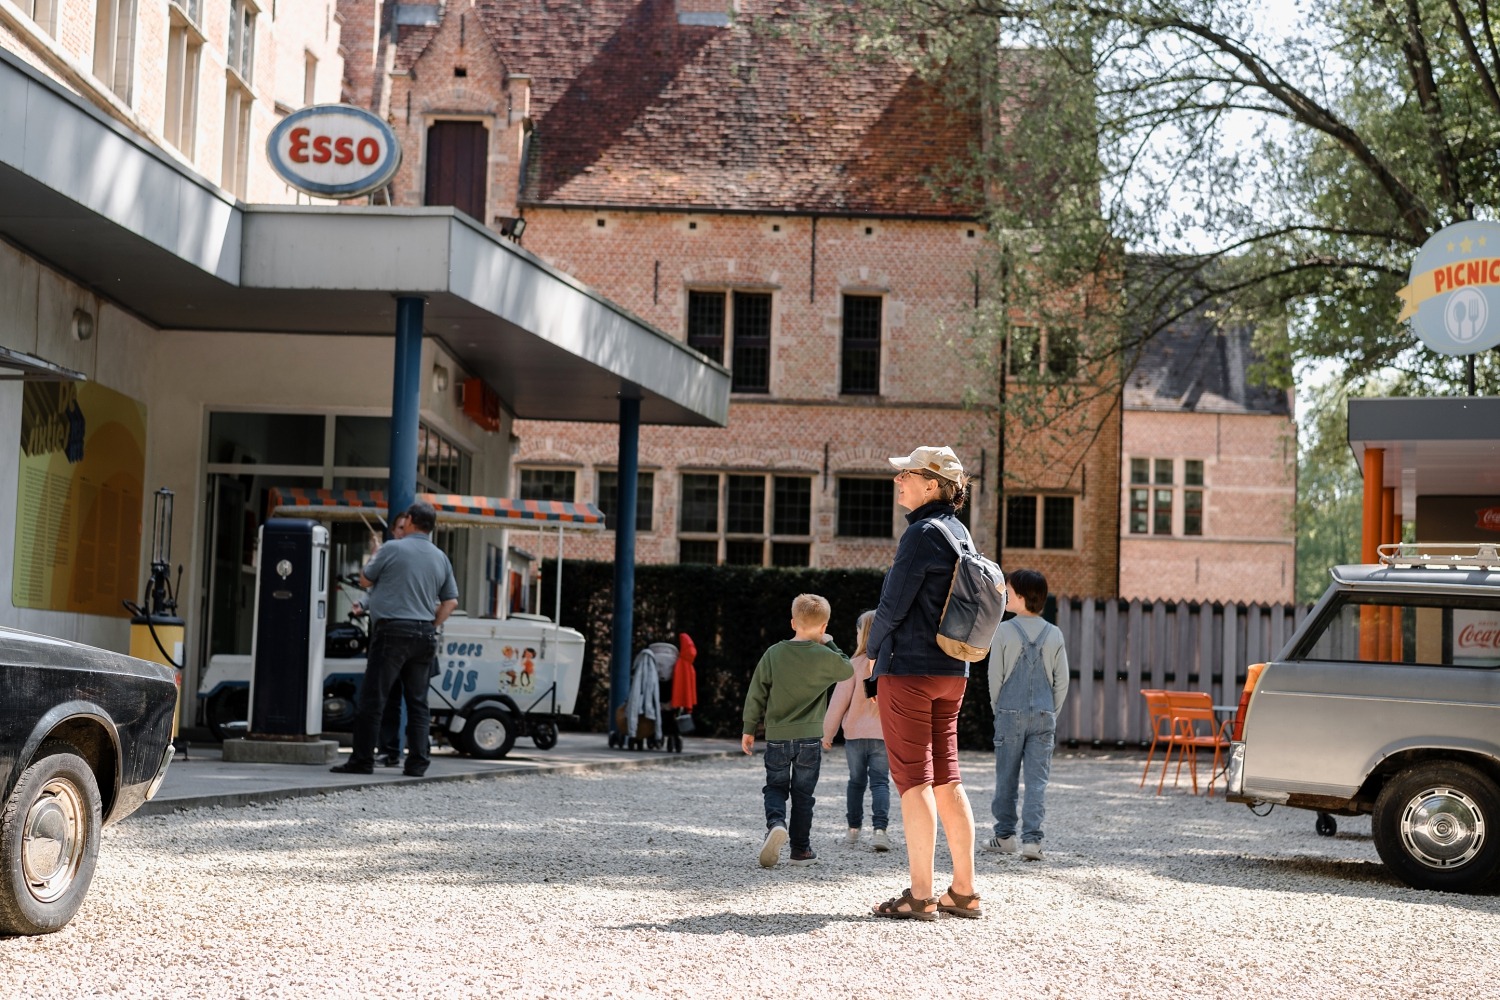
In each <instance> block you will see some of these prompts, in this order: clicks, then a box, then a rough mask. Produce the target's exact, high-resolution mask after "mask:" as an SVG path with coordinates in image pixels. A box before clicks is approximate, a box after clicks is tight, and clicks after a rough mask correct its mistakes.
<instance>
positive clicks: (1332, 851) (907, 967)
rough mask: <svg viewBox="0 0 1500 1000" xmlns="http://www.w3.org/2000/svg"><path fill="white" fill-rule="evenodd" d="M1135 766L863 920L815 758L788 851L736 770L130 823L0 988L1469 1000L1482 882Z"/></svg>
mask: <svg viewBox="0 0 1500 1000" xmlns="http://www.w3.org/2000/svg"><path fill="white" fill-rule="evenodd" d="M1141 763H1142V762H1141V760H1140V759H1139V758H1138V757H1134V756H1124V755H1122V756H1119V757H1111V756H1098V755H1076V756H1060V757H1059V758H1058V759H1057V760H1055V761H1054V764H1053V784H1052V786H1051V790H1050V792H1049V800H1050V801H1049V806H1050V808H1049V812H1048V817H1047V820H1048V821H1047V832H1048V840H1047V851H1048V854H1049V858H1048V860H1047V861H1045V862H1040V863H1028V862H1022V861H1021V860H1020V859H1019V858H1017V857H1015V856H1005V857H995V856H990V855H981V858H980V863H979V870H980V882H979V888H980V891H981V892H982V893H983V894H984V896H985V903H986V906H987V908H988V914H987V916H986V917H985V918H984V919H983V920H973V921H966V920H958V919H954V918H951V917H944V918H942V919H940V920H938V921H936V922H933V923H920V922H917V921H895V920H879V919H875V918H871V917H868V916H865V911H866V910H867V908H868V906H869V904H870V903H872V902H875V901H878V900H880V899H884V898H886V897H887V896H891V895H894V894H896V893H897V892H899V891H900V889H901V888H902V887H903V886H905V885H906V878H905V874H904V871H905V854H904V851H903V850H901V849H900V848H898V849H896V850H893V851H891V852H890V853H889V854H883V855H881V854H874V853H870V852H868V851H862V850H858V849H848V848H843V847H840V846H837V845H836V844H835V843H834V840H835V838H836V837H837V836H838V835H839V834H840V833H841V831H842V827H843V787H844V778H845V775H846V771H845V766H844V760H843V756H842V754H841V753H839V752H837V751H835V752H834V753H832V754H829V755H827V757H826V758H825V760H824V765H823V779H822V783H821V785H820V788H819V793H820V794H819V804H818V812H817V815H816V819H815V824H814V846H815V847H816V848H817V849H818V851H819V853H820V854H821V856H822V859H823V861H822V863H821V864H819V865H818V866H816V867H812V868H791V867H788V866H786V865H785V864H782V865H780V866H778V867H777V868H775V869H773V870H765V869H762V868H760V867H758V866H757V864H756V861H755V854H756V851H757V849H758V847H759V844H760V835H761V831H760V829H759V827H760V826H761V819H760V804H759V791H760V785H761V782H762V779H763V774H764V771H763V769H762V767H761V765H760V761H759V759H758V758H757V759H755V760H751V759H748V758H747V759H738V760H712V761H702V762H696V763H683V764H681V765H680V766H670V767H661V768H648V769H637V770H631V771H617V772H610V771H596V772H588V773H580V774H570V775H562V774H551V775H549V774H539V775H527V776H521V777H507V778H499V779H495V780H489V781H481V782H473V783H463V784H428V785H411V786H402V787H391V788H377V789H368V790H363V791H351V792H345V793H340V794H337V795H330V796H327V797H323V798H312V799H295V800H288V801H285V802H282V803H278V804H272V805H266V806H259V807H256V806H250V807H244V808H236V809H217V808H215V809H205V810H197V811H193V812H185V813H178V814H176V815H170V816H144V817H136V818H133V819H131V820H129V821H127V822H126V823H124V824H121V825H120V826H118V827H114V828H112V829H111V830H110V831H108V833H107V834H106V837H105V842H104V848H103V851H102V854H101V858H100V865H99V873H98V875H97V876H96V877H95V880H94V885H93V889H92V890H91V892H90V895H89V898H88V900H87V902H86V903H85V904H84V907H83V910H82V911H81V912H80V913H79V915H78V917H77V918H76V919H75V920H74V921H73V923H72V924H71V925H70V926H69V927H68V928H66V929H65V930H63V931H62V932H60V933H58V934H53V935H50V936H46V937H38V938H10V939H0V995H3V996H5V997H13V996H24V995H33V990H36V989H41V991H42V992H44V993H46V994H47V995H52V996H71V997H81V996H110V997H167V996H177V997H245V998H255V1000H263V998H272V997H288V998H293V997H295V998H299V1000H301V998H306V997H319V998H322V997H444V998H458V997H499V996H523V997H528V998H544V997H558V998H563V997H567V998H577V997H590V998H592V997H619V998H640V997H694V998H699V997H704V998H706V997H714V998H729V997H736V998H737V997H775V998H782V997H803V996H805V997H839V998H842V997H886V996H902V995H906V994H908V993H911V992H917V993H919V994H935V995H938V996H947V997H974V998H990V997H1001V996H1015V997H1028V998H1029V997H1034V996H1047V997H1050V996H1057V997H1133V996H1134V997H1140V996H1215V997H1231V996H1242V995H1253V996H1255V997H1309V998H1317V1000H1324V998H1328V997H1387V996H1388V997H1409V996H1412V995H1415V994H1421V993H1425V992H1426V991H1427V987H1428V985H1429V984H1436V983H1440V984H1441V988H1442V992H1443V994H1444V995H1447V996H1484V995H1492V994H1491V991H1492V990H1493V989H1495V980H1496V977H1497V975H1500V945H1497V942H1500V897H1495V896H1484V897H1466V896H1448V895H1438V894H1432V893H1419V892H1416V891H1413V890H1409V889H1407V888H1405V887H1404V886H1402V885H1401V884H1399V883H1397V882H1396V881H1395V880H1394V879H1392V878H1391V877H1390V876H1389V875H1388V874H1387V873H1386V872H1385V870H1384V868H1382V867H1381V865H1380V864H1379V862H1378V860H1377V858H1376V856H1375V850H1374V847H1373V845H1372V844H1371V842H1370V838H1369V822H1368V820H1359V819H1340V821H1339V824H1340V830H1339V834H1338V836H1337V837H1335V838H1333V839H1325V838H1322V837H1318V836H1316V835H1315V834H1314V832H1313V815H1312V814H1311V813H1305V812H1298V811H1291V810H1276V811H1275V812H1274V813H1273V814H1272V815H1271V816H1269V817H1266V818H1257V817H1255V816H1253V815H1251V813H1250V812H1249V811H1248V810H1247V809H1245V808H1244V807H1243V806H1232V805H1226V804H1225V803H1224V802H1222V800H1219V799H1215V800H1214V801H1211V802H1210V801H1208V800H1206V799H1203V798H1194V797H1193V796H1191V795H1189V794H1187V793H1186V792H1181V791H1179V792H1177V793H1175V794H1173V793H1171V792H1170V790H1169V792H1168V794H1166V795H1163V796H1162V797H1160V798H1157V797H1156V796H1154V795H1152V794H1150V790H1149V786H1148V789H1147V790H1146V791H1138V790H1137V788H1136V781H1137V779H1138V778H1139V775H1140V769H1141ZM964 764H965V766H966V772H965V773H966V774H967V775H968V777H969V784H968V788H969V793H970V797H971V798H972V800H973V802H974V806H975V813H976V815H977V816H978V818H979V821H980V824H981V826H982V827H984V828H987V826H988V819H989V816H988V813H989V808H988V804H989V795H990V791H991V787H992V772H991V770H990V758H989V757H988V756H986V755H977V754H966V755H965V761H964ZM893 818H894V817H893ZM867 822H868V821H867ZM892 834H893V835H896V836H895V839H897V840H898V841H899V826H898V825H893V827H892ZM943 863H944V862H943V860H942V859H941V858H940V865H941V864H943ZM940 872H941V869H940ZM940 877H941V874H940ZM940 885H946V882H940ZM913 955H915V956H916V957H917V960H918V961H919V962H921V963H923V965H925V969H924V970H923V971H922V972H921V973H920V974H919V975H918V976H917V977H916V980H915V982H913V981H912V972H911V969H912V965H913ZM42 984H45V988H44V989H43V988H42Z"/></svg>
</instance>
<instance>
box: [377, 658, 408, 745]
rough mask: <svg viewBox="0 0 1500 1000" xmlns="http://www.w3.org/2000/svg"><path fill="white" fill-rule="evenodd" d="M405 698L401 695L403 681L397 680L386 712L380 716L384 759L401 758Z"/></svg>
mask: <svg viewBox="0 0 1500 1000" xmlns="http://www.w3.org/2000/svg"><path fill="white" fill-rule="evenodd" d="M404 703H405V698H404V697H403V696H402V694H401V679H400V678H397V679H396V683H395V685H394V686H393V687H392V688H391V690H390V692H389V693H387V695H386V698H385V712H384V714H382V715H381V716H380V755H381V756H382V757H394V758H397V759H398V760H399V759H400V757H401V721H402V717H403V716H402V712H401V708H402V705H403V704H404Z"/></svg>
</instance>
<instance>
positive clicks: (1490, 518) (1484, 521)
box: [1474, 507, 1500, 531]
mask: <svg viewBox="0 0 1500 1000" xmlns="http://www.w3.org/2000/svg"><path fill="white" fill-rule="evenodd" d="M1474 519H1475V520H1474V527H1476V528H1483V529H1484V530H1485V531H1500V507H1486V508H1484V509H1483V510H1476V511H1475V512H1474Z"/></svg>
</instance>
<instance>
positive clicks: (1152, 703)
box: [1141, 688, 1172, 736]
mask: <svg viewBox="0 0 1500 1000" xmlns="http://www.w3.org/2000/svg"><path fill="white" fill-rule="evenodd" d="M1141 697H1142V698H1144V699H1146V714H1147V716H1148V717H1149V718H1150V720H1151V731H1152V732H1153V733H1154V734H1156V735H1157V736H1170V735H1171V732H1172V703H1171V701H1169V700H1168V698H1167V692H1165V691H1158V690H1156V689H1154V688H1142V689H1141Z"/></svg>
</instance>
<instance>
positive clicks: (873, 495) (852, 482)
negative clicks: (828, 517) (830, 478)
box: [838, 476, 896, 538]
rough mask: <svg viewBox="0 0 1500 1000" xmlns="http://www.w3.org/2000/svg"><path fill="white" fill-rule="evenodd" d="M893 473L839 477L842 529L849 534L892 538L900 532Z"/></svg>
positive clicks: (839, 528) (856, 536)
mask: <svg viewBox="0 0 1500 1000" xmlns="http://www.w3.org/2000/svg"><path fill="white" fill-rule="evenodd" d="M894 496H895V494H894V491H893V490H892V488H891V480H890V477H889V476H882V477H880V478H879V479H869V478H862V477H855V476H843V477H840V478H839V481H838V505H839V506H838V509H839V522H838V533H839V535H840V536H842V537H845V538H890V537H892V536H893V535H894V534H895V533H896V529H895V520H894V517H895V513H894V512H895V505H894Z"/></svg>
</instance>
